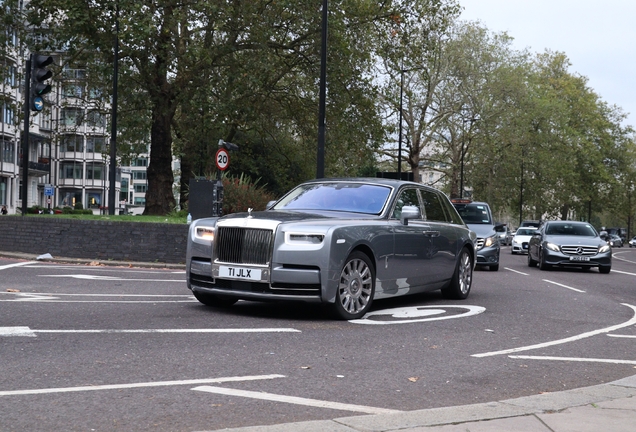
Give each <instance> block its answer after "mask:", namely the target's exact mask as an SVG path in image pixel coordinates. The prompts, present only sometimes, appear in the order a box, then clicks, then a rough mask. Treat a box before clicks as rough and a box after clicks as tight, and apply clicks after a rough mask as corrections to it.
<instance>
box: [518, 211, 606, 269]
mask: <svg viewBox="0 0 636 432" xmlns="http://www.w3.org/2000/svg"><path fill="white" fill-rule="evenodd" d="M537 264H539V268H540V269H541V270H549V269H550V268H552V267H554V266H561V267H582V268H589V267H598V270H599V272H601V273H609V272H610V270H611V269H612V248H611V246H610V245H609V244H608V243H607V242H606V241H605V240H603V239H602V238H601V237H600V235H599V233H598V232H596V230H595V229H594V227H593V226H592V225H590V224H589V223H587V222H578V221H547V222H545V223H543V225H541V228H539V229H538V230H536V231H535V232H534V234H533V235H532V237H531V238H530V241H529V242H528V266H529V267H534V266H536V265H537Z"/></svg>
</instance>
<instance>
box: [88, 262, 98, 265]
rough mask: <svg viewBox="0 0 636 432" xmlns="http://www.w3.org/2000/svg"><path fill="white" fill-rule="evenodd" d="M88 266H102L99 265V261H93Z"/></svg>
mask: <svg viewBox="0 0 636 432" xmlns="http://www.w3.org/2000/svg"><path fill="white" fill-rule="evenodd" d="M88 265H89V266H98V265H100V264H99V261H91V262H90V263H89V264H88Z"/></svg>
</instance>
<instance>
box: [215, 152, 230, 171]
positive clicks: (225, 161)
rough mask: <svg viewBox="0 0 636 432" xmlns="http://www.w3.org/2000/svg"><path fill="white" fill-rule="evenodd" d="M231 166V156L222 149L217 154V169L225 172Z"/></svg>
mask: <svg viewBox="0 0 636 432" xmlns="http://www.w3.org/2000/svg"><path fill="white" fill-rule="evenodd" d="M229 165H230V154H229V153H228V152H227V150H226V149H224V148H220V149H218V150H217V152H216V167H217V168H218V169H220V170H221V171H225V170H226V169H227V167H228V166H229Z"/></svg>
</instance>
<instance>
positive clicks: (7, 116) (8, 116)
mask: <svg viewBox="0 0 636 432" xmlns="http://www.w3.org/2000/svg"><path fill="white" fill-rule="evenodd" d="M14 117H15V111H14V110H13V107H12V106H10V105H8V104H7V103H6V102H5V103H3V104H2V122H3V123H5V124H10V125H12V124H13V119H14Z"/></svg>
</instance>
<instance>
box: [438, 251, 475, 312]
mask: <svg viewBox="0 0 636 432" xmlns="http://www.w3.org/2000/svg"><path fill="white" fill-rule="evenodd" d="M472 284H473V259H472V257H471V255H470V253H469V252H468V250H467V249H463V250H462V252H461V254H460V256H459V260H458V261H457V265H456V266H455V273H454V274H453V277H452V279H451V281H450V283H449V284H448V286H446V287H444V288H442V296H444V298H447V299H454V300H463V299H465V298H466V297H468V294H469V293H470V288H471V286H472Z"/></svg>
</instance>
